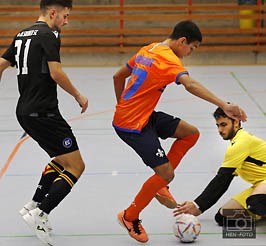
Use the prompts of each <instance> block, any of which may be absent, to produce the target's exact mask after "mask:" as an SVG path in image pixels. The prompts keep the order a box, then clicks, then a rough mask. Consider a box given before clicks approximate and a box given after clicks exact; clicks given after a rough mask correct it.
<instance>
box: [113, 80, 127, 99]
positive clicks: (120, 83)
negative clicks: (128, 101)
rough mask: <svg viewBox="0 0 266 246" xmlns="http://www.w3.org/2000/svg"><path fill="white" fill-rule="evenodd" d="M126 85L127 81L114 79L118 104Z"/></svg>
mask: <svg viewBox="0 0 266 246" xmlns="http://www.w3.org/2000/svg"><path fill="white" fill-rule="evenodd" d="M125 83H126V80H125V79H121V78H115V77H114V90H115V96H116V100H117V102H119V100H120V98H121V95H122V93H123V91H124V89H125Z"/></svg>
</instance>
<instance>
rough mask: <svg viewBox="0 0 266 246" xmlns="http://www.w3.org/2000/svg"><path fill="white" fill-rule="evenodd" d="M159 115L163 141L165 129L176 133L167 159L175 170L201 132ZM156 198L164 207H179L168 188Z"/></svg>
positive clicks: (171, 117)
mask: <svg viewBox="0 0 266 246" xmlns="http://www.w3.org/2000/svg"><path fill="white" fill-rule="evenodd" d="M157 114H159V118H160V121H161V122H163V124H159V125H160V126H161V127H160V128H159V129H158V135H159V136H160V137H161V138H162V139H165V138H167V134H166V132H165V129H169V128H170V129H171V128H172V129H174V133H172V134H171V135H170V137H171V138H175V139H176V140H175V142H174V143H173V144H172V146H171V148H170V151H169V152H168V154H167V157H168V159H169V161H170V163H171V165H172V167H173V169H175V168H176V167H177V166H178V164H179V163H180V161H181V159H182V158H183V157H184V155H185V154H186V153H187V151H188V150H189V149H190V148H191V147H193V145H194V144H195V143H196V142H197V140H198V138H199V131H198V129H197V128H196V127H194V126H192V125H190V124H188V123H187V122H185V121H183V120H179V119H177V118H174V117H173V116H170V115H167V114H165V113H161V112H158V113H157ZM166 125H167V126H166ZM155 198H156V199H157V200H158V201H159V202H160V203H161V204H162V205H164V206H166V207H168V208H171V209H174V208H175V207H176V206H177V203H176V201H175V199H174V197H173V196H172V195H171V193H170V191H169V189H168V187H163V188H162V189H160V190H159V191H158V192H157V194H156V195H155Z"/></svg>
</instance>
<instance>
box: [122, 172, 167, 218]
mask: <svg viewBox="0 0 266 246" xmlns="http://www.w3.org/2000/svg"><path fill="white" fill-rule="evenodd" d="M167 184H168V183H167V182H166V181H165V180H163V179H162V178H161V177H160V176H159V175H157V174H154V175H153V176H151V177H150V178H149V179H148V180H147V181H146V182H145V183H144V184H143V186H142V188H141V190H140V191H139V193H138V194H137V196H136V197H135V199H134V202H132V203H131V205H130V206H129V207H128V208H127V209H126V214H125V219H126V220H128V221H133V220H136V219H138V218H139V214H140V212H141V211H142V210H143V209H144V208H145V207H146V206H147V205H148V204H149V203H150V201H151V200H152V199H153V198H154V196H155V194H156V193H157V192H158V190H160V189H161V188H163V187H164V186H166V185H167Z"/></svg>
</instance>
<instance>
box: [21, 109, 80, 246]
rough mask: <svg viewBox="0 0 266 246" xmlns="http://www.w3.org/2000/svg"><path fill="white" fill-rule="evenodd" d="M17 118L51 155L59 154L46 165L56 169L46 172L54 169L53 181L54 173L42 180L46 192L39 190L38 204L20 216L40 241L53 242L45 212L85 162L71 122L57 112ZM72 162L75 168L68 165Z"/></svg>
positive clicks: (55, 202)
mask: <svg viewBox="0 0 266 246" xmlns="http://www.w3.org/2000/svg"><path fill="white" fill-rule="evenodd" d="M18 120H19V122H20V123H21V125H22V127H23V128H24V129H25V131H26V132H27V133H28V134H29V135H30V136H31V137H32V138H33V139H34V140H36V141H37V142H38V144H39V145H40V146H41V147H42V148H43V149H44V150H45V151H46V152H47V153H48V154H49V155H50V157H54V156H58V157H59V158H55V159H54V160H53V162H51V163H52V164H54V165H52V164H51V165H49V167H51V166H53V168H54V169H57V171H56V172H53V171H52V172H50V171H51V170H50V168H48V172H47V173H46V175H48V173H53V174H54V176H53V177H55V176H56V177H55V180H53V181H52V178H53V177H50V178H49V182H45V183H43V186H44V187H43V188H44V190H45V192H43V193H42V194H40V193H39V195H40V196H39V197H38V199H41V196H43V194H44V193H46V195H45V197H44V198H43V199H42V200H41V201H40V205H39V207H37V208H36V209H33V210H31V211H30V212H28V213H27V214H25V215H24V216H23V219H24V220H25V222H26V223H27V224H28V225H29V226H30V227H31V228H32V230H33V231H34V232H35V233H36V235H37V237H38V238H39V239H40V240H41V241H43V242H44V243H48V244H52V242H51V238H50V236H49V230H48V224H49V223H48V214H49V213H50V211H51V210H52V209H53V208H55V207H56V206H57V205H58V204H59V203H60V202H61V201H62V200H63V199H64V197H65V196H66V195H67V194H68V193H69V192H70V190H71V188H72V186H73V185H74V184H75V183H76V181H77V179H78V178H79V176H80V175H81V173H82V171H83V170H84V163H83V161H82V160H81V157H80V153H79V150H78V145H77V142H76V138H75V136H74V135H73V133H72V130H71V128H70V126H69V125H68V124H67V122H66V121H65V120H64V119H63V118H62V116H61V115H60V114H53V116H49V117H48V116H47V117H45V116H40V117H39V116H36V117H35V116H34V117H33V116H18ZM73 166H74V168H71V167H73ZM66 167H67V168H68V169H69V170H71V171H73V173H74V174H72V173H70V172H69V171H67V170H64V171H61V170H63V169H66ZM49 170H50V171H49ZM58 174H59V175H58ZM46 175H45V176H46ZM75 175H76V176H77V177H76V176H75ZM45 176H44V177H45ZM47 177H48V176H46V177H45V178H47ZM51 182H52V184H51ZM47 190H48V193H47ZM36 195H37V194H36ZM37 196H38V195H37Z"/></svg>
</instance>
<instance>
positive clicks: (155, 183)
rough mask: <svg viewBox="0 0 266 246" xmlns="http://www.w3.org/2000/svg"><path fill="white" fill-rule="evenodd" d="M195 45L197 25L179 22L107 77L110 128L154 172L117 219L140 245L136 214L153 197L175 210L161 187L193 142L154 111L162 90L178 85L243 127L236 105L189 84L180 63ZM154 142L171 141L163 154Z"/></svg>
mask: <svg viewBox="0 0 266 246" xmlns="http://www.w3.org/2000/svg"><path fill="white" fill-rule="evenodd" d="M201 41H202V35H201V32H200V30H199V28H198V27H197V25H196V24H195V23H193V22H191V21H182V22H180V23H178V24H177V25H176V26H175V28H174V30H173V32H172V34H171V35H170V37H169V38H168V39H166V40H165V41H163V42H161V43H152V44H150V45H148V46H145V47H143V48H142V49H140V51H139V52H138V53H137V54H136V55H134V56H133V57H132V58H131V59H130V60H129V61H128V63H127V64H126V65H125V66H124V67H122V68H121V69H120V70H119V71H117V72H116V73H115V75H114V77H113V78H114V89H115V94H116V98H117V102H118V103H117V105H116V111H115V114H114V118H113V127H114V128H115V131H116V133H117V135H118V136H119V137H120V138H121V139H122V140H123V141H124V142H126V143H127V144H128V145H129V146H130V147H132V148H133V149H134V150H135V151H136V153H137V154H138V155H139V156H140V157H141V158H142V160H143V162H144V163H145V164H146V165H147V166H149V167H150V168H152V169H153V170H154V172H155V173H154V175H153V176H151V177H150V178H149V179H148V180H146V182H145V183H144V184H143V186H142V188H141V190H140V191H139V193H138V194H137V195H136V197H135V199H134V201H133V202H132V203H131V205H130V206H129V207H128V208H127V209H125V210H123V211H121V212H120V213H119V214H118V215H117V217H118V221H119V222H120V224H121V225H122V226H123V227H125V228H126V229H127V230H128V233H129V235H130V236H131V237H133V238H134V239H136V240H137V241H140V242H147V241H148V235H147V233H146V232H145V230H144V228H143V227H142V225H141V221H140V220H139V214H140V212H141V211H142V210H143V209H144V208H145V207H146V206H147V205H148V204H149V203H150V201H151V200H152V199H153V198H154V197H156V198H157V199H158V200H159V202H161V203H162V204H164V205H166V206H167V207H169V208H174V207H176V205H177V203H176V201H175V200H174V198H173V197H172V196H171V194H170V192H169V191H168V188H167V185H168V184H169V183H170V182H171V181H172V180H173V178H174V169H175V168H176V167H177V166H178V164H179V162H180V161H181V159H182V158H183V156H184V155H185V154H186V152H187V151H188V150H189V149H190V148H191V147H192V146H193V145H194V144H195V143H196V142H197V139H198V137H199V131H198V129H197V128H196V127H194V126H192V125H190V124H188V123H187V122H185V121H183V120H181V119H179V118H177V117H174V116H171V115H168V114H166V113H164V112H155V111H154V108H155V106H156V105H157V103H158V101H159V99H160V97H161V95H162V93H163V92H164V90H165V88H166V86H167V85H168V84H170V83H173V82H175V83H176V84H177V85H183V86H184V87H185V89H186V90H187V91H188V92H189V93H191V94H193V95H195V96H197V97H199V98H202V99H204V100H206V101H208V102H210V103H212V104H215V105H217V106H218V107H221V108H222V109H223V110H224V112H226V114H227V115H230V117H232V118H235V119H239V120H242V121H246V114H245V112H244V111H243V110H242V109H241V108H240V107H239V106H238V105H235V104H227V103H226V102H225V101H223V100H221V99H219V98H217V97H216V96H215V95H214V94H212V93H211V92H210V91H209V90H207V89H206V88H205V87H203V86H202V85H201V84H200V83H199V82H197V81H195V80H194V79H192V78H191V77H190V76H189V74H188V71H187V69H186V68H184V67H183V65H182V62H181V60H180V59H181V58H183V57H185V56H188V55H191V54H192V52H193V51H194V50H195V49H196V48H197V47H198V46H199V45H200V42H201ZM129 76H130V77H129ZM128 77H129V79H128V83H127V86H126V87H125V82H126V79H127V78H128ZM159 138H161V139H167V138H173V139H174V140H175V141H174V143H173V144H172V146H171V148H170V150H169V152H168V153H167V154H166V153H165V151H164V149H163V148H162V146H161V144H160V141H159Z"/></svg>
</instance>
